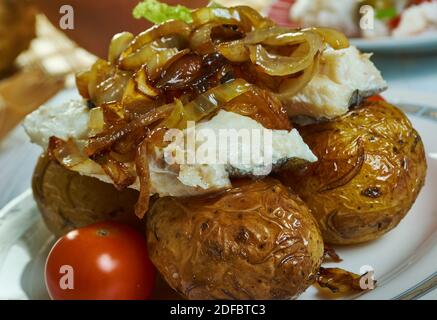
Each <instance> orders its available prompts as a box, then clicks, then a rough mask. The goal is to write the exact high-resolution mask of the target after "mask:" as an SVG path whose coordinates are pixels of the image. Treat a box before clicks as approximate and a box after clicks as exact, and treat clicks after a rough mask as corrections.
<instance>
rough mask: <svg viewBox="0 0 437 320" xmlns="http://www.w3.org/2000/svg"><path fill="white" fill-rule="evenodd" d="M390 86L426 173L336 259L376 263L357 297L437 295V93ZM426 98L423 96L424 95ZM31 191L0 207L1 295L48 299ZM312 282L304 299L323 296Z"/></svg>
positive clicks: (43, 241) (348, 265)
mask: <svg viewBox="0 0 437 320" xmlns="http://www.w3.org/2000/svg"><path fill="white" fill-rule="evenodd" d="M404 95H405V96H403V94H402V93H396V92H390V91H389V92H388V93H387V95H386V96H387V97H389V98H391V100H392V101H394V100H393V98H394V97H397V98H398V100H399V99H400V101H395V102H398V105H399V106H402V107H403V108H404V109H405V110H406V111H408V112H409V117H410V118H411V120H412V122H413V124H414V126H415V127H416V129H417V130H418V131H419V132H420V134H421V136H422V138H423V141H424V143H425V148H426V151H427V158H428V167H429V169H428V176H427V181H426V186H425V188H424V189H423V190H422V192H421V194H420V196H419V198H418V200H417V202H416V204H415V205H414V207H413V208H412V210H411V212H410V213H409V214H408V215H407V217H406V218H405V219H404V220H403V221H402V222H401V223H400V224H399V226H398V227H397V228H396V229H394V230H393V231H391V232H389V233H388V234H387V235H386V236H384V237H382V238H381V239H379V240H376V241H373V242H370V243H367V244H363V245H358V246H349V247H339V248H336V250H337V252H338V253H339V254H340V256H341V257H342V258H343V260H344V261H343V262H342V263H340V264H333V266H338V267H342V268H345V269H347V270H350V271H353V272H356V273H359V272H360V268H361V267H362V266H364V265H369V266H372V267H373V269H374V270H375V276H376V279H377V281H378V285H377V288H376V289H375V290H373V291H370V292H367V293H365V294H362V295H360V296H357V297H354V298H357V299H419V298H421V299H423V298H425V299H437V290H434V289H436V288H437V263H436V261H437V197H436V196H435V190H437V140H436V139H435V135H436V133H437V97H435V96H433V97H427V98H426V99H425V98H423V95H421V94H413V93H411V92H409V93H408V94H404ZM420 99H422V100H423V101H422V100H420ZM53 240H54V239H53V237H52V235H51V234H50V233H49V232H48V230H47V229H46V227H45V226H44V223H43V221H42V219H41V217H40V215H39V213H38V210H37V208H36V205H35V202H34V200H33V198H32V194H31V192H30V191H27V192H25V193H24V194H22V195H21V196H19V197H18V198H16V199H15V200H13V201H12V202H10V203H9V204H8V205H7V206H6V207H4V208H3V209H2V210H0V299H47V298H48V296H47V292H46V290H45V286H44V280H43V266H44V261H45V258H46V255H47V252H48V250H49V248H50V246H51V244H52V242H53ZM324 298H326V296H323V295H321V294H320V293H319V291H317V290H316V289H315V288H313V287H311V288H309V289H308V290H307V291H306V292H305V293H304V294H303V295H302V296H301V297H300V299H324Z"/></svg>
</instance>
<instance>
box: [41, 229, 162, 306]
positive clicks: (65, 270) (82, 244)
mask: <svg viewBox="0 0 437 320" xmlns="http://www.w3.org/2000/svg"><path fill="white" fill-rule="evenodd" d="M45 279H46V285H47V289H48V291H49V294H50V296H51V298H52V299H55V300H144V299H147V298H149V297H150V295H151V292H152V290H153V287H154V282H155V268H154V266H153V264H152V262H151V261H150V260H149V257H148V254H147V244H146V240H145V238H144V236H142V235H141V234H140V233H138V232H137V231H136V230H134V229H132V228H131V227H128V226H125V225H122V224H118V223H114V222H105V223H98V224H94V225H91V226H88V227H85V228H81V229H77V230H74V231H71V232H70V233H68V234H67V235H65V236H64V237H62V238H61V239H59V240H58V242H56V244H55V245H54V247H53V248H52V250H51V252H50V254H49V256H48V258H47V262H46V269H45Z"/></svg>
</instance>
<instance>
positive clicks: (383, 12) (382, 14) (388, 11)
mask: <svg viewBox="0 0 437 320" xmlns="http://www.w3.org/2000/svg"><path fill="white" fill-rule="evenodd" d="M397 15H398V13H397V11H396V8H385V9H379V10H376V13H375V17H376V19H378V20H390V19H393V18H395V17H396V16H397Z"/></svg>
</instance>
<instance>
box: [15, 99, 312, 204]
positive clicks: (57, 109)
mask: <svg viewBox="0 0 437 320" xmlns="http://www.w3.org/2000/svg"><path fill="white" fill-rule="evenodd" d="M88 117H89V110H88V108H87V107H86V105H85V102H84V101H71V102H69V103H66V104H64V105H60V106H48V105H47V106H42V107H41V108H39V109H38V110H36V111H34V112H33V113H32V114H30V115H28V116H27V117H26V119H25V121H24V128H25V130H26V132H27V133H28V135H29V136H30V138H31V140H32V141H33V142H35V143H37V144H39V145H40V146H41V147H43V148H44V149H46V148H47V145H48V141H49V138H50V137H51V136H56V137H58V138H61V139H64V140H68V139H72V140H73V141H75V142H76V144H78V145H81V144H84V143H85V141H86V139H87V138H88V135H89V133H88V124H87V122H88ZM221 129H224V130H227V129H237V130H238V129H248V130H252V129H258V130H266V131H267V132H269V133H270V134H271V135H272V138H273V140H272V143H273V144H272V162H273V164H274V165H282V164H283V163H284V162H286V161H287V160H288V159H295V158H299V159H303V160H306V161H312V162H313V161H317V158H316V157H315V156H314V154H313V153H312V152H311V150H310V149H309V147H308V146H307V145H306V144H305V143H304V142H303V140H302V138H301V137H300V135H299V133H298V132H297V131H296V130H292V131H286V130H269V129H265V128H263V127H262V126H261V124H259V123H258V122H256V121H255V120H253V119H251V118H248V117H245V116H241V115H238V114H236V113H233V112H226V111H220V112H219V113H218V114H217V115H216V116H215V117H213V118H212V119H211V120H209V121H205V122H202V123H199V124H197V126H196V133H199V136H197V135H196V141H200V140H201V137H202V134H201V133H202V130H207V131H210V132H213V133H215V134H217V133H218V131H219V130H221ZM186 133H187V130H185V131H184V134H186ZM171 145H172V144H171ZM173 146H174V145H173ZM239 147H241V146H239ZM166 149H171V148H170V146H169V147H167V148H166ZM211 150H213V152H214V153H216V154H224V153H226V151H225V149H221V147H220V144H216V146H213V147H211ZM249 150H250V148H249ZM167 151H168V150H167ZM165 152H166V150H157V151H156V155H154V157H151V158H150V159H149V160H150V161H149V162H150V168H149V169H150V175H151V187H152V193H153V194H159V195H160V196H192V195H198V194H203V193H209V192H213V191H217V190H220V189H223V188H229V187H231V181H230V177H231V176H235V175H236V174H238V175H242V176H252V175H254V174H255V171H256V170H257V169H258V168H257V166H259V164H257V163H248V164H246V163H243V164H241V165H239V163H238V162H237V163H235V162H232V161H231V160H230V159H231V154H226V155H227V156H226V157H225V162H224V163H220V164H197V163H195V164H177V165H168V164H167V163H165V161H163V156H164V154H165ZM90 162H92V161H91V160H90ZM92 163H93V164H94V165H92V166H91V167H92V170H91V171H90V170H85V169H84V170H78V171H79V173H81V174H83V175H88V176H92V177H94V178H97V179H99V180H101V181H104V182H107V183H112V181H111V179H110V178H109V176H107V175H106V174H105V173H104V172H103V170H101V169H100V167H99V166H98V165H96V164H95V163H94V162H92ZM130 187H131V188H133V189H137V190H138V189H139V183H138V179H137V182H136V183H134V184H133V185H132V186H130Z"/></svg>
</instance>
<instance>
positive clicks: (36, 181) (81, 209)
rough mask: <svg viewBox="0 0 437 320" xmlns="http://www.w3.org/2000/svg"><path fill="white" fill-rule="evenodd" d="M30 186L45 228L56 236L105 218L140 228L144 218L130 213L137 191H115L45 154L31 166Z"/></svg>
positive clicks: (142, 225)
mask: <svg viewBox="0 0 437 320" xmlns="http://www.w3.org/2000/svg"><path fill="white" fill-rule="evenodd" d="M32 189H33V195H34V198H35V200H36V203H37V205H38V208H39V210H40V212H41V214H42V216H43V218H44V221H45V223H46V225H47V227H48V229H49V230H50V231H51V232H53V233H54V234H55V235H56V236H58V237H60V236H62V235H64V234H66V233H68V232H69V231H71V230H73V229H76V228H80V227H85V226H87V225H90V224H93V223H97V222H101V221H107V220H111V221H119V222H123V223H126V224H129V225H131V226H133V227H136V228H137V229H139V230H143V229H144V222H142V221H141V220H140V219H138V218H137V217H136V216H135V214H134V206H135V203H136V201H137V199H138V192H137V191H135V190H124V191H118V190H117V189H115V187H114V186H112V185H111V184H107V183H104V182H101V181H99V180H97V179H94V178H89V177H84V176H81V175H80V174H78V173H75V172H72V171H69V170H67V169H65V168H64V167H62V166H61V165H59V164H58V163H56V162H54V161H51V160H50V159H49V158H48V157H47V156H46V155H42V156H41V158H40V159H39V161H38V164H37V166H36V168H35V172H34V175H33V180H32Z"/></svg>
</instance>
